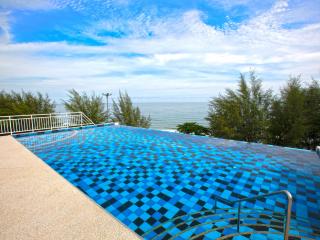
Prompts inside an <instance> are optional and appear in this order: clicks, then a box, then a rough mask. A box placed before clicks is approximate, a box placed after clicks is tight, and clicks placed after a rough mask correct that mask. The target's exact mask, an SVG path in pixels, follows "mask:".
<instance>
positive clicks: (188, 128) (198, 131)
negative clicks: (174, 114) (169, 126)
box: [177, 122, 209, 136]
mask: <svg viewBox="0 0 320 240" xmlns="http://www.w3.org/2000/svg"><path fill="white" fill-rule="evenodd" d="M177 130H178V131H179V132H181V133H186V134H194V135H202V136H203V135H207V134H208V133H209V130H208V128H206V127H204V126H202V125H200V124H198V123H196V122H185V123H183V124H179V125H178V126H177Z"/></svg>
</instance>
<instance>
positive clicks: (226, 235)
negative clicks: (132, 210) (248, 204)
mask: <svg viewBox="0 0 320 240" xmlns="http://www.w3.org/2000/svg"><path fill="white" fill-rule="evenodd" d="M284 219H285V215H284V214H283V213H279V212H272V211H270V210H263V209H243V211H242V212H241V218H240V229H239V230H240V231H239V232H238V231H237V209H236V208H225V209H217V210H216V211H200V212H195V213H191V214H186V215H181V216H176V217H175V218H173V219H171V220H169V221H166V222H163V223H162V224H160V225H158V226H156V227H154V228H153V229H151V230H149V231H148V232H146V233H145V234H144V235H143V237H144V238H145V239H153V240H158V239H175V240H180V239H181V240H182V239H196V240H200V239H228V240H231V239H237V240H244V239H257V240H259V239H263V240H269V239H274V240H276V239H283V231H284ZM303 221H305V227H303V226H302V227H301V226H300V223H301V222H303ZM298 222H299V225H298V224H297V223H298ZM318 231H319V232H320V229H317V228H310V227H309V226H308V221H307V220H304V219H299V221H298V220H297V219H295V218H293V219H292V223H291V229H290V232H289V233H290V238H289V239H292V240H299V239H306V240H307V239H320V234H317V233H318Z"/></svg>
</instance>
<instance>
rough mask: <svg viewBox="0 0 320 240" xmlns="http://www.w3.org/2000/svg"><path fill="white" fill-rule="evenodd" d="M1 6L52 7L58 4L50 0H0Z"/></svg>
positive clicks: (9, 7) (22, 7)
mask: <svg viewBox="0 0 320 240" xmlns="http://www.w3.org/2000/svg"><path fill="white" fill-rule="evenodd" d="M0 7H2V8H5V9H29V10H39V9H52V8H56V7H57V5H55V4H54V2H53V1H50V0H27V1H26V0H0Z"/></svg>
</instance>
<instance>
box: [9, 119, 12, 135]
mask: <svg viewBox="0 0 320 240" xmlns="http://www.w3.org/2000/svg"><path fill="white" fill-rule="evenodd" d="M9 126H10V134H11V135H12V123H11V116H9Z"/></svg>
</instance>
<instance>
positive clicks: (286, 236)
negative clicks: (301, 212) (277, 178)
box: [214, 190, 292, 240]
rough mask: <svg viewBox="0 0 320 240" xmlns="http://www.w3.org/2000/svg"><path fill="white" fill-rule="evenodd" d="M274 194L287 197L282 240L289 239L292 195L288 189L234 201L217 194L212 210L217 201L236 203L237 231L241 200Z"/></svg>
mask: <svg viewBox="0 0 320 240" xmlns="http://www.w3.org/2000/svg"><path fill="white" fill-rule="evenodd" d="M274 195H285V196H286V199H287V207H286V216H285V223H284V240H288V239H289V230H290V220H291V208H292V195H291V193H290V192H289V191H288V190H280V191H275V192H271V193H267V194H262V195H258V196H254V197H248V198H242V199H239V200H235V201H230V200H227V199H224V198H221V197H218V196H215V197H214V199H215V205H214V211H216V210H217V201H219V202H221V203H223V204H227V205H230V206H232V207H233V206H234V205H236V204H238V212H237V232H240V220H241V219H240V215H241V204H242V203H243V202H248V201H253V200H257V199H263V198H266V197H270V196H274Z"/></svg>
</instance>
